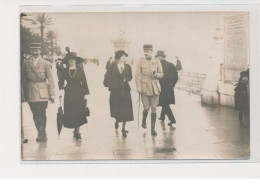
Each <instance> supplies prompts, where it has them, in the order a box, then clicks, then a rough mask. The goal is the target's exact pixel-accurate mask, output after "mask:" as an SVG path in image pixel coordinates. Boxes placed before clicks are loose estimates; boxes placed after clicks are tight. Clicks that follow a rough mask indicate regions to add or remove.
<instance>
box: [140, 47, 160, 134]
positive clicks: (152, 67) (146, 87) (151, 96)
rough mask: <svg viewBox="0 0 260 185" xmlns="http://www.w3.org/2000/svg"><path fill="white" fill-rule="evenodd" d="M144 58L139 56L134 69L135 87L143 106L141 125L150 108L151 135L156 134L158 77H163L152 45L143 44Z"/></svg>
mask: <svg viewBox="0 0 260 185" xmlns="http://www.w3.org/2000/svg"><path fill="white" fill-rule="evenodd" d="M143 49H144V55H145V57H144V58H141V59H140V60H139V62H138V64H137V69H136V88H137V92H138V93H139V94H140V95H141V99H142V103H143V106H144V110H143V120H142V127H143V128H145V129H146V128H147V127H146V118H147V115H148V111H149V109H150V108H151V111H152V113H151V135H153V136H156V135H157V133H156V131H155V123H156V106H157V105H158V103H159V95H160V93H161V86H160V83H159V79H161V78H162V77H163V70H162V65H161V62H160V61H159V60H158V59H156V58H153V57H152V53H153V46H152V45H150V44H146V45H144V46H143Z"/></svg>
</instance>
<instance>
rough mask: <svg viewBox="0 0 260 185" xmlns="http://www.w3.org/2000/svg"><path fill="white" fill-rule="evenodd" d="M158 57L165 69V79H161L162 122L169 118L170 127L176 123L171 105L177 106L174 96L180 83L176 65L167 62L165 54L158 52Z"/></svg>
mask: <svg viewBox="0 0 260 185" xmlns="http://www.w3.org/2000/svg"><path fill="white" fill-rule="evenodd" d="M156 57H157V58H158V59H160V61H161V65H162V69H163V74H164V76H163V78H161V79H160V80H159V81H160V85H161V94H160V97H159V106H162V110H161V116H160V118H159V119H160V120H161V121H164V120H165V115H167V116H168V119H169V120H170V122H169V123H168V125H169V126H171V125H172V124H174V123H176V120H175V118H174V115H173V113H172V110H171V108H170V104H175V96H174V86H175V84H176V83H177V81H178V73H177V70H176V67H175V66H174V64H172V63H170V62H168V61H166V60H165V57H166V55H165V52H164V51H158V52H157V55H156Z"/></svg>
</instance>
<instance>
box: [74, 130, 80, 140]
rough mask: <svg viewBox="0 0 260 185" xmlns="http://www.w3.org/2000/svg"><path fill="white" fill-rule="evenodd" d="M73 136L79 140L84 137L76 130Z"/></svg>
mask: <svg viewBox="0 0 260 185" xmlns="http://www.w3.org/2000/svg"><path fill="white" fill-rule="evenodd" d="M73 137H74V138H75V139H77V140H80V139H82V137H81V134H80V133H78V132H76V131H74V134H73Z"/></svg>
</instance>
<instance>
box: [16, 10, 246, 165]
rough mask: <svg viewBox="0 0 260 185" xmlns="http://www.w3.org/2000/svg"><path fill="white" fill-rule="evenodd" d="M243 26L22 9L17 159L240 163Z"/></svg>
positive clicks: (211, 17) (213, 20) (218, 16)
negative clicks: (18, 147) (235, 161)
mask: <svg viewBox="0 0 260 185" xmlns="http://www.w3.org/2000/svg"><path fill="white" fill-rule="evenodd" d="M249 19H250V16H249V12H247V11H218V12H217V11H207V12H206V11H197V12H189V11H185V12H180V11H179V12H174V11H173V12H51V11H48V12H44V11H38V12H31V11H28V12H27V11H21V12H20V52H21V53H20V54H21V60H20V64H21V102H22V103H21V105H22V106H21V115H22V119H21V133H22V134H21V143H22V147H21V159H22V160H23V161H35V160H36V161H60V160H63V161H64V160H66V161H75V160H77V161H86V160H177V159H178V160H179V159H201V160H202V159H203V160H213V159H214V160H220V159H221V160H233V159H236V160H248V159H250V119H249V118H250V110H249V107H250V105H249V102H250V101H249V100H250V83H249V82H250V78H249V77H250V75H249V71H250V70H249V68H250V60H249V58H250V57H249V52H250V48H249Z"/></svg>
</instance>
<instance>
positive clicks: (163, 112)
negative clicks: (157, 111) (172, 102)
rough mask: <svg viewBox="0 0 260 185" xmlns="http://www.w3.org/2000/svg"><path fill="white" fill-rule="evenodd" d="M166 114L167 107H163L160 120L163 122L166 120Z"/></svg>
mask: <svg viewBox="0 0 260 185" xmlns="http://www.w3.org/2000/svg"><path fill="white" fill-rule="evenodd" d="M165 112H166V111H165V106H164V105H163V106H162V110H161V115H160V118H159V119H160V120H161V121H164V120H165V114H166V113H165Z"/></svg>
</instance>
